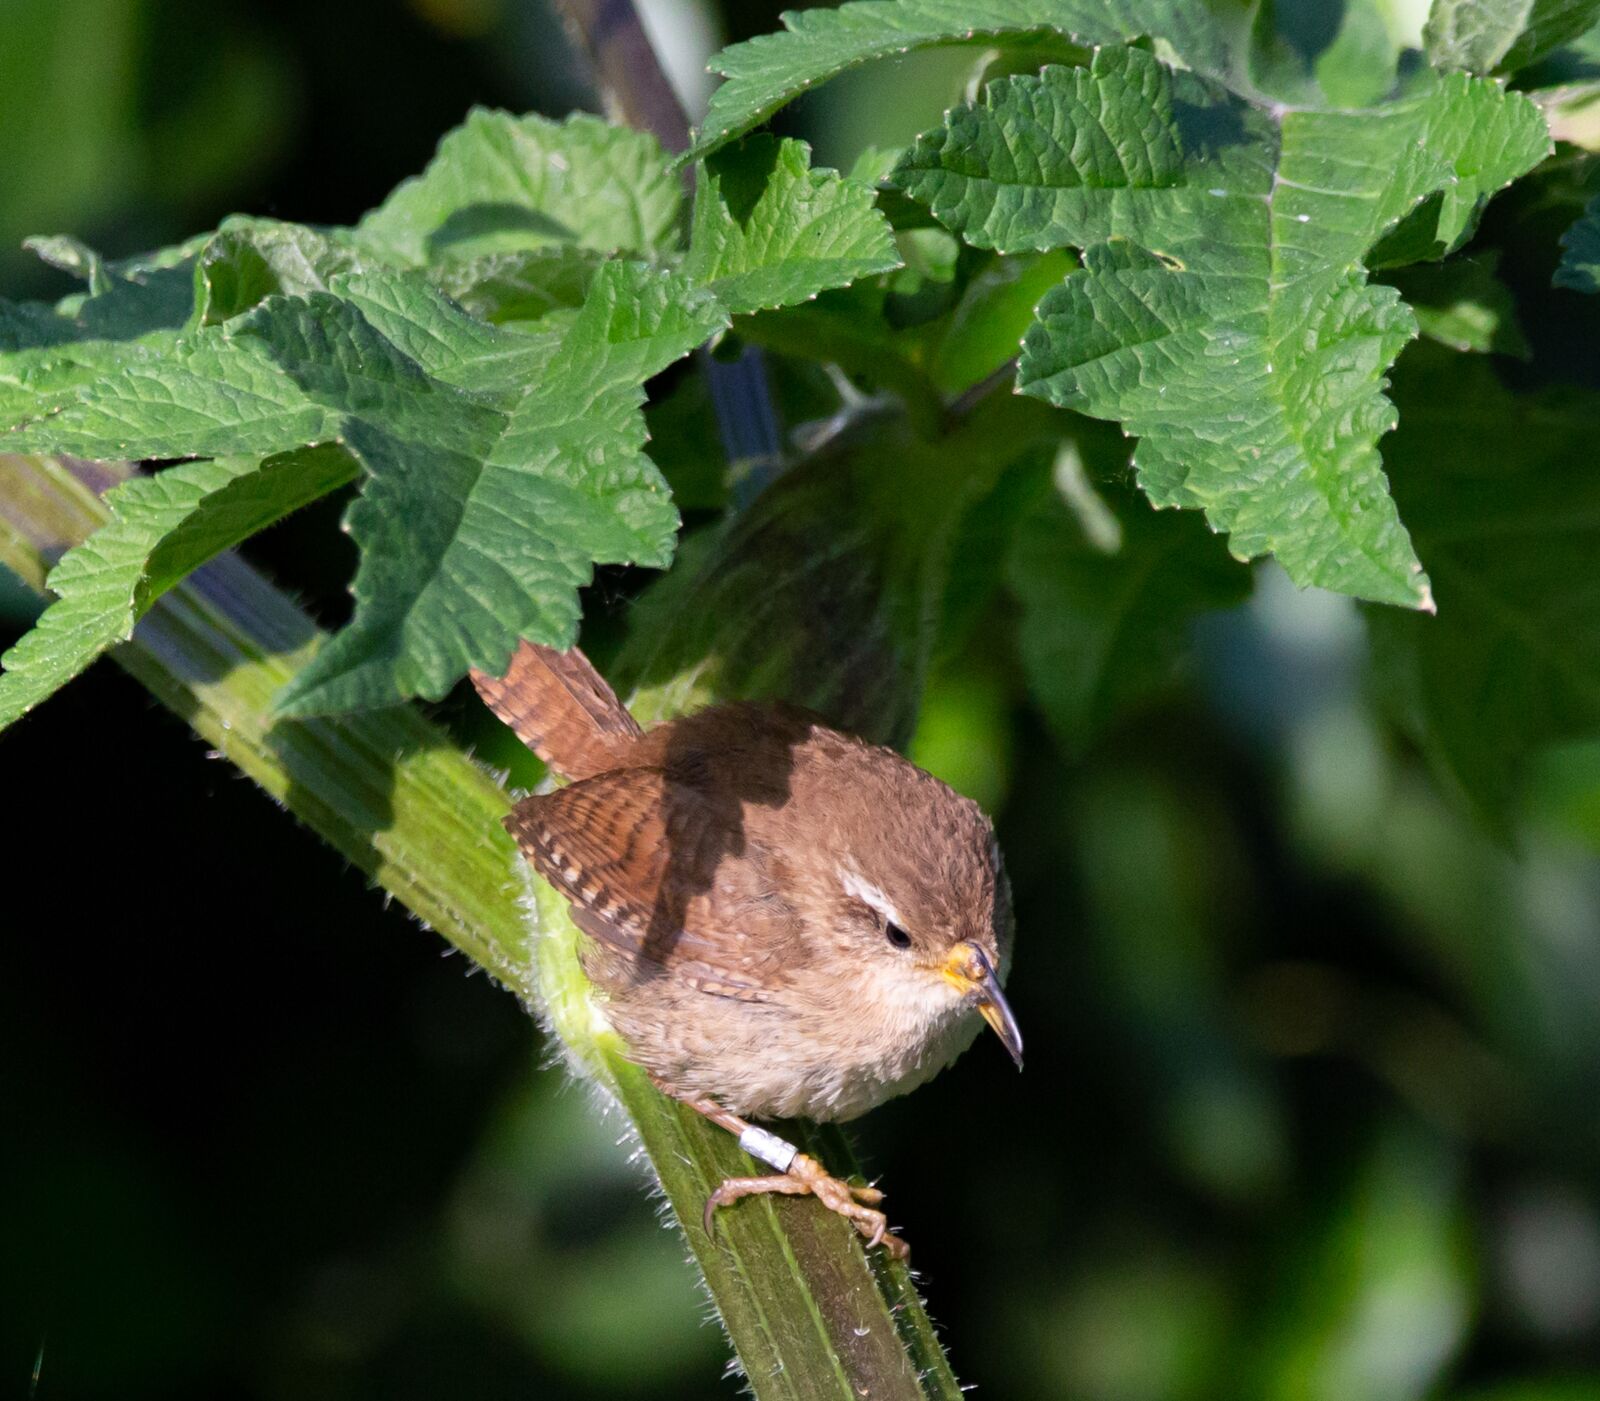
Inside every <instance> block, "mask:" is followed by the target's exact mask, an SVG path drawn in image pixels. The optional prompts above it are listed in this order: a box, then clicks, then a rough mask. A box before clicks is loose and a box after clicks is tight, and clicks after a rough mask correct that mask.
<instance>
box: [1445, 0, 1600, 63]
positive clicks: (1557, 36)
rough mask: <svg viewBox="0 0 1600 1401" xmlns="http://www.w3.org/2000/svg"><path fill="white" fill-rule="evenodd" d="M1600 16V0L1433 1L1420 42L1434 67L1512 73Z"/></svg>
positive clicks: (1586, 26) (1562, 42) (1572, 37)
mask: <svg viewBox="0 0 1600 1401" xmlns="http://www.w3.org/2000/svg"><path fill="white" fill-rule="evenodd" d="M1596 20H1600V0H1433V9H1432V11H1431V12H1430V13H1429V15H1428V23H1427V27H1426V28H1425V29H1424V30H1423V43H1424V44H1425V45H1426V47H1427V50H1428V59H1429V61H1430V62H1432V63H1433V65H1434V66H1435V67H1437V68H1464V69H1466V70H1467V71H1468V72H1472V73H1515V72H1516V71H1517V70H1518V69H1519V68H1526V67H1527V66H1528V65H1529V64H1530V63H1533V62H1534V61H1535V60H1536V59H1540V58H1543V57H1544V55H1545V54H1547V53H1549V52H1550V51H1551V50H1552V49H1554V48H1557V47H1559V46H1560V45H1562V44H1564V43H1566V42H1567V40H1569V39H1575V38H1577V36H1578V35H1579V34H1581V33H1583V31H1584V30H1586V29H1587V28H1589V26H1590V25H1592V24H1594V23H1595V21H1596Z"/></svg>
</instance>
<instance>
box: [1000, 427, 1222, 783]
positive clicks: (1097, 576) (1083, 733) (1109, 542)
mask: <svg viewBox="0 0 1600 1401" xmlns="http://www.w3.org/2000/svg"><path fill="white" fill-rule="evenodd" d="M1036 493H1037V494H1036V496H1035V501H1034V506H1033V509H1032V510H1031V511H1029V512H1028V513H1027V515H1026V516H1025V517H1024V519H1023V520H1022V522H1021V524H1020V525H1019V526H1018V528H1017V532H1016V535H1015V537H1014V538H1013V540H1012V542H1011V548H1010V550H1009V552H1008V554H1007V558H1006V575H1007V580H1008V582H1009V585H1010V588H1011V591H1012V592H1013V593H1014V594H1015V595H1016V596H1017V598H1018V600H1019V601H1020V602H1021V604H1022V620H1021V626H1020V631H1019V644H1020V646H1021V650H1022V662H1023V667H1024V669H1025V671H1026V673H1027V677H1028V689H1029V690H1030V691H1031V692H1032V694H1033V697H1034V699H1035V701H1036V702H1037V703H1038V705H1039V707H1040V709H1041V710H1043V711H1044V714H1045V717H1046V719H1048V720H1049V722H1050V726H1051V728H1052V729H1053V730H1054V731H1055V733H1056V735H1057V736H1058V737H1059V738H1060V740H1061V742H1062V744H1063V745H1064V746H1066V748H1067V749H1068V750H1069V751H1072V752H1075V753H1076V752H1081V751H1082V750H1083V749H1084V748H1085V747H1087V746H1088V744H1089V743H1090V742H1091V741H1092V740H1093V739H1094V738H1095V736H1096V735H1098V734H1099V733H1100V731H1102V730H1103V729H1104V728H1105V727H1106V726H1107V725H1108V724H1109V723H1111V722H1112V721H1113V720H1115V719H1116V718H1117V717H1119V716H1122V715H1126V714H1127V713H1128V712H1129V711H1130V710H1132V709H1133V708H1135V707H1136V706H1137V705H1138V704H1139V703H1140V702H1141V701H1143V700H1145V699H1146V698H1147V697H1149V696H1150V695H1151V694H1152V693H1154V692H1156V691H1158V690H1160V688H1161V687H1163V686H1165V685H1167V684H1168V683H1169V682H1170V681H1171V680H1172V678H1173V676H1174V675H1175V674H1176V672H1177V670H1178V668H1179V665H1180V663H1181V661H1182V659H1183V656H1184V654H1185V652H1186V650H1187V647H1188V641H1189V635H1190V627H1191V624H1192V623H1193V621H1194V619H1195V617H1196V616H1198V615H1199V614H1200V613H1203V612H1207V611H1209V610H1212V609H1218V608H1230V607H1232V606H1233V605H1234V604H1237V603H1240V602H1242V601H1243V600H1244V599H1245V598H1246V597H1247V596H1248V595H1249V592H1250V571H1249V570H1247V569H1242V568H1240V566H1239V565H1238V563H1236V562H1235V561H1234V560H1233V559H1231V558H1230V557H1229V555H1228V551H1227V549H1226V548H1225V546H1224V545H1223V542H1222V541H1221V540H1220V539H1218V538H1217V537H1216V536H1215V535H1213V534H1211V533H1210V532H1209V531H1208V530H1206V528H1205V525H1204V524H1203V523H1202V522H1201V521H1200V520H1198V519H1197V518H1196V517H1194V516H1191V515H1186V514H1183V513H1181V512H1177V511H1153V510H1151V509H1150V507H1149V505H1148V503H1146V502H1144V501H1142V500H1140V499H1139V497H1138V495H1137V493H1135V492H1134V491H1133V490H1132V489H1131V488H1130V487H1128V486H1104V487H1102V488H1101V489H1100V490H1098V491H1096V489H1095V488H1094V487H1093V486H1092V485H1091V484H1090V482H1089V480H1088V476H1087V474H1086V472H1085V471H1084V467H1083V463H1082V459H1081V458H1080V457H1079V456H1078V452H1077V449H1076V448H1075V447H1074V446H1072V445H1071V444H1067V445H1064V447H1063V449H1062V451H1061V453H1060V454H1059V455H1058V456H1057V459H1056V463H1055V468H1054V471H1053V473H1052V474H1049V475H1046V474H1041V475H1040V477H1039V478H1038V480H1037V482H1036Z"/></svg>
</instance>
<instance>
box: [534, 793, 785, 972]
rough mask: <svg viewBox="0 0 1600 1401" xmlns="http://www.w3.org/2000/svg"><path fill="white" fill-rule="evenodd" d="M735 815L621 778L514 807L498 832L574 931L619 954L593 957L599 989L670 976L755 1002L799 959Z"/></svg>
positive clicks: (762, 864)
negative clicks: (559, 899)
mask: <svg viewBox="0 0 1600 1401" xmlns="http://www.w3.org/2000/svg"><path fill="white" fill-rule="evenodd" d="M737 812H738V809H737V808H734V810H733V814H730V813H728V812H727V811H726V810H724V809H719V808H718V807H716V806H715V805H714V804H713V803H712V802H711V801H709V799H708V798H707V796H706V795H705V794H704V793H703V792H701V791H700V790H699V789H698V788H696V787H695V786H693V785H692V784H686V783H682V782H678V781H675V780H674V779H672V778H670V777H669V776H668V775H667V774H666V773H664V772H663V771H661V770H659V769H629V770H626V771H623V772H615V773H607V774H601V775H599V776H598V777H595V778H590V779H585V780H583V781H582V782H579V783H574V784H573V785H572V786H571V787H568V788H563V789H560V790H559V791H557V792H554V793H545V794H536V795H535V796H533V797H529V798H524V799H523V800H522V801H521V802H520V803H518V804H517V806H516V809H515V810H514V811H513V812H512V814H511V815H510V816H509V817H508V818H507V819H506V827H507V829H508V830H509V831H510V832H511V834H512V836H514V837H515V838H516V840H517V843H518V845H519V846H520V847H521V848H522V853H523V855H524V856H525V857H526V858H527V859H528V861H529V862H530V863H531V864H532V865H533V867H534V868H535V869H536V870H537V871H538V872H539V874H540V875H542V876H544V878H545V879H546V880H548V881H549V882H550V883H551V884H552V885H554V886H555V887H556V888H557V889H558V890H560V891H561V893H562V894H563V895H565V896H566V897H567V899H568V900H570V901H571V902H572V905H573V907H574V917H575V918H576V920H577V923H578V926H579V928H581V929H582V930H583V931H584V932H585V933H587V934H589V935H591V936H592V937H594V938H596V939H598V940H600V941H602V943H604V944H605V945H606V946H607V948H609V949H610V950H611V951H613V952H614V953H616V954H620V955H623V956H624V958H623V959H622V960H620V961H618V960H609V961H608V960H606V959H601V960H599V962H598V963H597V965H596V968H595V970H594V971H595V973H596V974H597V975H598V976H597V980H598V981H600V982H601V983H602V985H608V984H615V983H617V982H618V981H621V980H625V981H626V982H628V983H630V984H633V983H637V982H639V981H643V980H647V979H651V978H656V977H660V976H662V975H663V974H664V973H666V972H667V971H669V970H670V973H671V976H672V977H674V978H680V979H682V980H684V981H686V982H687V983H689V984H690V985H692V986H694V987H696V988H697V989H698V990H700V991H703V992H711V993H717V994H720V995H723V996H729V997H738V998H742V999H747V1000H765V999H766V998H767V997H768V996H770V995H771V993H772V992H774V991H775V990H777V988H778V987H779V986H780V985H781V983H782V982H783V980H784V977H785V974H786V972H787V971H788V968H789V967H790V966H792V965H793V964H794V963H795V962H796V961H797V957H798V949H797V945H796V940H795V937H794V930H793V923H794V916H793V911H792V910H791V909H790V908H789V906H788V904H787V902H786V901H784V899H783V898H782V895H781V893H780V890H779V888H778V884H777V882H776V881H775V880H774V878H773V872H772V869H771V865H772V863H771V860H770V856H769V853H768V852H767V851H766V850H765V849H764V847H762V846H761V845H760V844H752V843H750V842H748V841H747V840H746V839H745V834H744V831H743V827H742V824H741V823H740V822H739V821H738V820H737V817H736V816H734V815H736V814H737ZM730 817H733V820H730ZM799 961H801V962H803V961H804V960H803V959H799ZM613 990H617V989H615V988H613Z"/></svg>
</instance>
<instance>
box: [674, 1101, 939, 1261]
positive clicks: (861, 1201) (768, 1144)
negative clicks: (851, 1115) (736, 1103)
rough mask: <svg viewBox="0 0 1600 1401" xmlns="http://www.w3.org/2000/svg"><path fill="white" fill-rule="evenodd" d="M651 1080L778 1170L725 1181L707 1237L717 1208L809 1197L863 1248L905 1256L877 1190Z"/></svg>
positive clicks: (710, 1205)
mask: <svg viewBox="0 0 1600 1401" xmlns="http://www.w3.org/2000/svg"><path fill="white" fill-rule="evenodd" d="M651 1079H652V1080H655V1083H656V1087H657V1088H658V1089H659V1090H661V1092H662V1093H663V1094H667V1095H671V1096H672V1097H673V1098H674V1099H677V1100H681V1101H682V1102H683V1103H684V1104H687V1105H688V1106H689V1108H691V1109H693V1110H694V1111H695V1113H697V1114H703V1115H705V1117H706V1118H708V1119H709V1120H711V1122H712V1123H713V1124H716V1125H718V1126H719V1127H721V1128H725V1129H727V1131H728V1132H729V1133H731V1134H737V1135H738V1138H739V1146H740V1147H741V1148H743V1149H744V1150H745V1152H747V1153H748V1154H750V1156H751V1157H752V1158H757V1159H759V1160H760V1161H761V1162H764V1163H766V1164H767V1165H768V1166H770V1167H775V1168H777V1169H778V1172H777V1173H776V1174H775V1175H771V1176H766V1177H730V1178H728V1179H727V1180H726V1181H725V1182H723V1183H722V1185H721V1186H719V1187H718V1188H717V1189H716V1191H714V1192H713V1193H712V1194H711V1195H710V1196H709V1197H708V1198H706V1211H705V1217H704V1222H703V1224H704V1226H705V1231H706V1234H707V1235H708V1236H709V1235H710V1234H711V1231H712V1226H713V1222H714V1218H715V1216H716V1212H717V1208H718V1207H723V1206H727V1205H728V1204H729V1203H731V1202H736V1201H738V1200H739V1198H740V1197H753V1196H758V1195H760V1194H762V1193H766V1192H777V1193H780V1194H782V1195H783V1196H788V1197H799V1196H813V1197H815V1198H816V1199H817V1200H818V1201H820V1202H821V1203H822V1204H823V1205H824V1206H825V1207H827V1208H828V1210H830V1211H835V1212H838V1214H839V1215H840V1216H843V1217H844V1218H845V1219H846V1220H847V1221H849V1222H850V1223H851V1225H853V1226H854V1227H855V1228H856V1230H858V1231H859V1232H860V1233H861V1234H862V1235H863V1236H865V1237H866V1241H867V1244H868V1246H874V1245H881V1246H883V1247H884V1249H885V1250H887V1251H889V1253H890V1254H891V1255H894V1256H895V1257H896V1258H898V1259H901V1260H905V1259H908V1258H909V1257H910V1254H911V1250H910V1247H909V1246H907V1245H906V1243H905V1242H904V1241H903V1240H901V1239H900V1237H899V1236H897V1235H894V1234H893V1233H892V1232H891V1231H890V1230H889V1218H888V1217H887V1216H885V1215H884V1214H883V1213H882V1212H881V1211H879V1210H878V1209H877V1208H878V1204H879V1203H880V1202H882V1200H883V1193H882V1192H880V1191H879V1190H878V1189H877V1188H876V1187H865V1186H860V1187H858V1186H856V1185H855V1184H854V1183H850V1182H846V1181H844V1180H843V1179H842V1178H838V1177H834V1176H832V1175H831V1174H830V1173H829V1172H828V1171H827V1169H825V1168H824V1167H823V1166H822V1164H821V1163H819V1162H818V1161H817V1160H816V1159H815V1158H813V1157H810V1156H809V1155H808V1154H805V1153H802V1152H800V1151H799V1150H798V1149H797V1148H796V1147H795V1146H794V1145H793V1144H792V1143H789V1142H787V1141H785V1140H784V1139H781V1138H779V1137H778V1135H777V1134H775V1133H769V1132H768V1131H767V1130H766V1129H763V1128H759V1127H757V1126H756V1125H754V1124H752V1123H750V1121H749V1120H747V1119H744V1118H741V1117H740V1116H739V1115H737V1114H734V1113H732V1112H731V1111H729V1110H727V1109H724V1108H723V1107H722V1106H721V1105H720V1104H718V1103H716V1102H715V1101H714V1100H710V1099H703V1098H699V1099H697V1098H694V1097H691V1096H689V1095H683V1094H678V1093H676V1092H675V1091H674V1090H673V1089H672V1087H671V1086H670V1085H666V1084H663V1083H662V1082H661V1081H660V1080H656V1079H655V1077H654V1076H651Z"/></svg>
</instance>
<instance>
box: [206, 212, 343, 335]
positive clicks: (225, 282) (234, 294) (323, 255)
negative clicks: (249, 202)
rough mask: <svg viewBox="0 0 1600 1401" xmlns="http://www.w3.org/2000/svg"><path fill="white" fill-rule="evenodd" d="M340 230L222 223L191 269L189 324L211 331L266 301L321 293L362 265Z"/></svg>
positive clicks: (255, 221) (234, 221) (267, 221)
mask: <svg viewBox="0 0 1600 1401" xmlns="http://www.w3.org/2000/svg"><path fill="white" fill-rule="evenodd" d="M364 261H365V260H363V259H362V257H361V255H360V254H359V253H358V252H357V251H356V249H355V247H354V246H353V244H352V242H351V240H350V238H349V235H348V232H347V231H346V230H344V229H312V228H308V227H307V226H306V225H304V224H284V223H280V222H279V221H278V220H276V219H253V218H244V217H238V216H236V217H234V218H231V219H225V220H224V221H223V222H222V225H221V226H220V227H219V228H218V229H217V232H216V234H215V235H214V236H213V237H212V238H210V239H209V240H208V241H207V242H206V245H205V247H204V248H202V249H201V250H200V256H199V259H198V260H197V262H196V264H195V306H194V315H193V319H194V321H195V322H196V323H197V324H199V325H202V326H216V325H220V324H221V323H222V322H224V321H227V320H229V319H230V318H231V317H234V316H239V315H242V314H243V313H244V312H246V311H249V310H250V308H251V307H254V306H258V305H260V303H262V302H263V301H265V300H266V299H267V298H268V297H272V296H279V295H282V296H290V297H301V296H305V295H306V294H307V293H310V292H326V291H327V290H328V288H329V283H330V281H331V280H332V278H333V277H334V275H335V274H336V273H341V272H357V271H360V270H361V268H362V267H363V265H364Z"/></svg>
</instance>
